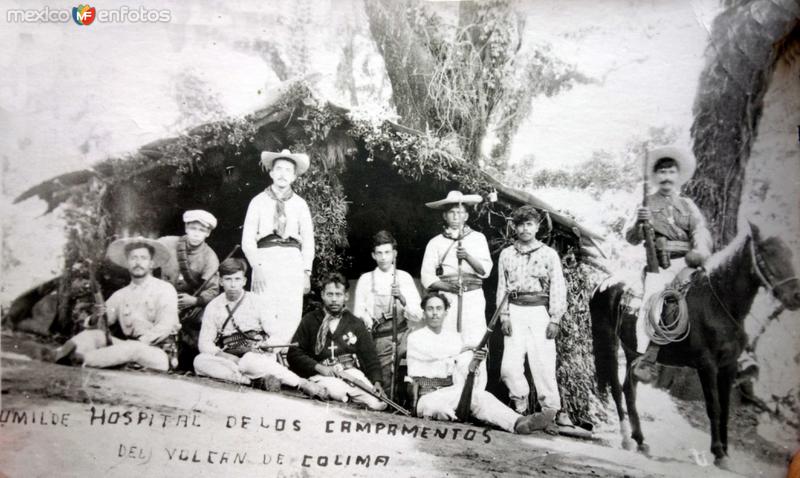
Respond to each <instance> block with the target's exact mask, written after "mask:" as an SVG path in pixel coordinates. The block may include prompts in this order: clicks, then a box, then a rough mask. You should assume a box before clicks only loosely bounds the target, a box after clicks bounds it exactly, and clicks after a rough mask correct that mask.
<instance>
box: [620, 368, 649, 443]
mask: <svg viewBox="0 0 800 478" xmlns="http://www.w3.org/2000/svg"><path fill="white" fill-rule="evenodd" d="M625 356H626V359H627V363H628V364H630V363H631V357H629V356H628V354H627V353H626V354H625ZM622 390H623V392H625V405H626V406H627V408H628V421H630V422H631V429H632V433H631V438H633V439H634V440H635V441H636V444H637V445H638V449H639V451H641V452H643V453H648V452H649V451H650V447H648V446H647V445H646V444H645V442H644V435H643V434H642V425H641V423H640V422H639V411H638V410H637V409H636V380H634V379H633V377H632V376H631V369H630V365H627V366H626V368H625V383H624V384H623V385H622Z"/></svg>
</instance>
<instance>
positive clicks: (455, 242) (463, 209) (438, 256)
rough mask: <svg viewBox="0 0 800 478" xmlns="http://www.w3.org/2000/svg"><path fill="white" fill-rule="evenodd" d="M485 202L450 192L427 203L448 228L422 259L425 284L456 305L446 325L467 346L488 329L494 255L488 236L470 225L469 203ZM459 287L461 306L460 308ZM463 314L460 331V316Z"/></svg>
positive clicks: (434, 241) (422, 273)
mask: <svg viewBox="0 0 800 478" xmlns="http://www.w3.org/2000/svg"><path fill="white" fill-rule="evenodd" d="M481 201H483V198H482V197H481V196H480V195H478V194H463V193H461V192H460V191H450V192H449V193H448V194H447V197H446V198H444V199H441V200H439V201H433V202H429V203H426V204H425V205H426V206H428V207H429V208H431V209H435V210H438V211H441V212H442V218H443V219H444V229H443V230H442V232H441V234H438V235H436V236H435V237H434V238H433V239H431V240H430V241H428V245H427V247H426V248H425V255H424V256H423V258H422V270H421V271H420V281H421V282H422V285H423V287H425V288H426V289H428V290H431V291H440V292H443V293H444V294H445V296H446V297H447V299H448V300H449V301H450V303H452V304H454V307H450V309H449V310H448V314H447V318H445V321H444V324H443V327H444V329H445V330H452V331H457V332H458V333H459V334H461V338H462V340H463V342H464V345H466V346H469V347H475V346H477V345H478V343H479V342H480V341H481V339H482V338H483V334H484V333H485V332H486V316H485V314H486V298H485V297H484V295H483V280H484V279H486V278H487V277H489V274H490V273H491V272H492V257H491V254H490V252H489V244H488V243H487V242H486V236H484V235H483V234H481V233H480V232H478V231H475V230H473V229H471V228H470V227H469V226H468V225H467V224H466V222H467V219H469V213H468V212H467V206H473V205H476V204H479V203H480V202H481ZM459 287H460V289H461V296H462V298H461V301H460V302H461V306H460V307H459V306H458V304H459V299H458V295H459ZM459 308H460V309H461V310H460V315H461V324H460V325H461V326H460V330H459V324H458V315H459Z"/></svg>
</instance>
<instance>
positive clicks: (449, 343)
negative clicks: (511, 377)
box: [407, 292, 555, 434]
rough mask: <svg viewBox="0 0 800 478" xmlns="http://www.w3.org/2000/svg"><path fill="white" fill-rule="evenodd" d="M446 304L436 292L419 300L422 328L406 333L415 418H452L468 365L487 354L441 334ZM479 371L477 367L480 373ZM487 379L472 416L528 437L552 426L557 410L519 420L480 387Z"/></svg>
mask: <svg viewBox="0 0 800 478" xmlns="http://www.w3.org/2000/svg"><path fill="white" fill-rule="evenodd" d="M449 308H450V303H449V301H448V299H447V297H446V296H445V295H444V294H442V293H440V292H434V293H429V294H427V295H426V296H425V297H424V298H423V299H422V313H423V319H424V321H425V325H426V327H424V328H422V329H419V330H415V331H414V332H411V333H410V334H409V335H408V356H407V359H408V376H409V377H410V380H411V381H412V382H413V383H416V385H417V386H418V387H419V395H420V397H419V399H418V400H417V403H416V412H417V416H419V417H424V418H433V419H436V420H456V419H457V417H456V407H457V406H458V402H459V399H460V398H461V391H462V389H463V387H464V382H465V380H466V375H467V373H468V367H469V363H470V362H471V361H472V359H473V357H475V358H477V359H483V358H485V355H486V350H483V349H482V350H476V351H473V350H472V349H471V348H469V347H465V346H464V345H463V343H462V341H461V336H460V335H459V334H458V333H457V332H456V331H453V330H443V328H442V323H443V322H444V320H445V317H446V316H447V311H448V309H449ZM478 370H479V372H478V373H481V372H480V368H479V369H478ZM485 383H486V381H485V380H476V381H475V387H474V388H473V391H472V402H471V409H470V411H471V413H472V415H473V416H474V417H475V418H476V419H478V420H480V421H482V422H485V423H489V424H492V425H495V426H497V427H499V428H501V429H503V430H505V431H508V432H511V433H519V434H529V433H532V432H534V431H536V430H545V429H547V428H548V425H549V424H551V423H552V421H553V418H554V417H555V411H549V412H547V413H536V414H532V415H527V416H523V415H520V414H519V413H517V412H515V411H514V410H512V409H511V408H509V407H507V406H506V405H504V404H503V403H502V402H501V401H500V400H498V399H497V398H496V397H495V396H494V395H492V394H491V393H489V392H487V391H486V390H484V389H483V386H482V385H481V384H485Z"/></svg>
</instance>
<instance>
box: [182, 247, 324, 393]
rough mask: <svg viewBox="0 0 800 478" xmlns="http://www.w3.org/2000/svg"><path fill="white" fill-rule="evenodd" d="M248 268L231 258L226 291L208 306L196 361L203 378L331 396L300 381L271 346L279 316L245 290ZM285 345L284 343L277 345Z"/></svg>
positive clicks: (224, 270)
mask: <svg viewBox="0 0 800 478" xmlns="http://www.w3.org/2000/svg"><path fill="white" fill-rule="evenodd" d="M246 273H247V264H245V262H244V261H243V260H242V259H236V258H231V259H226V260H225V261H223V262H222V264H220V266H219V275H220V277H221V282H222V289H223V293H222V294H220V295H219V296H218V297H216V298H215V299H213V300H212V301H211V302H209V303H208V306H206V309H205V312H204V313H203V319H202V326H201V328H200V337H199V340H198V348H199V349H200V355H198V356H197V357H195V359H194V369H195V371H196V372H197V374H198V375H205V376H208V377H213V378H217V379H220V380H226V381H229V382H234V383H240V384H244V385H249V384H253V385H256V386H259V387H260V388H264V389H268V390H274V391H277V390H279V389H280V385H281V384H283V385H286V386H289V387H298V388H300V389H301V390H303V391H304V392H305V393H306V394H308V395H310V396H312V397H313V396H319V397H322V398H325V391H324V389H323V388H322V387H320V386H319V385H317V384H315V383H313V382H310V381H308V380H305V379H302V378H300V377H298V376H297V375H296V374H295V373H293V372H291V371H290V370H289V369H287V368H286V367H284V366H283V365H281V364H279V363H278V361H277V359H276V352H277V350H276V349H272V348H269V345H270V343H269V342H270V341H269V338H270V335H271V333H272V331H273V330H274V326H275V323H274V320H275V319H274V318H273V314H271V310H270V308H269V304H265V303H264V302H263V299H262V298H261V297H260V296H258V295H256V294H253V293H252V292H247V291H245V290H244V285H245V282H246V281H247V278H246V277H245V274H246ZM274 345H284V344H274Z"/></svg>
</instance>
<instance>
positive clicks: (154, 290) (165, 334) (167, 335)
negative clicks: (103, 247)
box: [54, 237, 180, 372]
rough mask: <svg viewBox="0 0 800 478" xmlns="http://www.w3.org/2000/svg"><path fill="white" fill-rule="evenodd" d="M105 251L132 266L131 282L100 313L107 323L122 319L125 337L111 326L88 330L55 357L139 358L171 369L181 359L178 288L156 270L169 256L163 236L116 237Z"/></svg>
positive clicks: (91, 360)
mask: <svg viewBox="0 0 800 478" xmlns="http://www.w3.org/2000/svg"><path fill="white" fill-rule="evenodd" d="M106 257H107V258H108V259H109V260H110V261H111V262H113V263H114V264H117V265H118V266H120V267H124V268H126V269H128V272H129V273H130V275H131V283H130V284H128V285H127V286H125V287H123V288H122V289H120V290H118V291H116V292H114V294H112V295H111V297H109V298H108V300H107V301H106V303H105V306H103V305H100V304H98V305H97V306H96V313H97V314H99V315H101V316H102V314H106V315H107V317H108V325H111V324H113V323H115V322H117V321H119V325H120V328H121V329H122V333H123V334H124V335H125V338H124V339H119V338H116V337H111V343H110V344H109V343H108V339H107V337H106V332H105V331H103V330H98V329H92V330H84V331H83V332H81V333H79V334H78V335H76V336H75V337H72V338H71V339H69V340H68V341H67V343H65V344H64V345H62V346H61V347H59V348H58V349H57V350H56V352H55V355H56V356H55V357H54V359H55V360H56V361H59V362H60V361H63V360H65V359H67V358H72V359H74V360H75V361H77V362H83V364H84V365H85V366H87V367H101V368H105V367H115V366H118V365H123V364H126V363H136V364H139V365H141V366H142V367H145V368H151V369H155V370H161V371H164V372H166V371H167V370H169V369H170V368H174V367H175V365H176V364H177V357H176V347H175V334H176V333H177V332H178V329H180V323H179V322H178V294H177V292H175V288H174V287H172V285H171V284H170V283H169V282H165V281H163V280H161V279H156V278H155V277H153V276H152V271H153V269H155V268H157V267H160V266H161V265H163V264H164V263H165V262H166V261H167V260H168V259H169V252H168V251H167V249H166V248H165V247H164V245H162V244H161V243H160V242H158V241H155V240H153V239H146V238H144V237H137V238H129V239H117V240H116V241H114V242H112V243H111V245H109V246H108V251H107V252H106Z"/></svg>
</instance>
